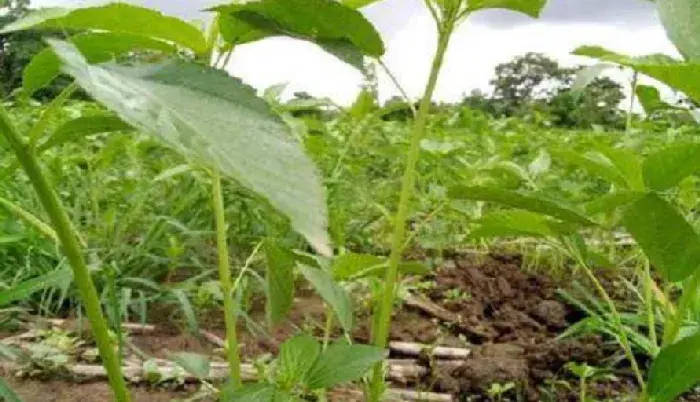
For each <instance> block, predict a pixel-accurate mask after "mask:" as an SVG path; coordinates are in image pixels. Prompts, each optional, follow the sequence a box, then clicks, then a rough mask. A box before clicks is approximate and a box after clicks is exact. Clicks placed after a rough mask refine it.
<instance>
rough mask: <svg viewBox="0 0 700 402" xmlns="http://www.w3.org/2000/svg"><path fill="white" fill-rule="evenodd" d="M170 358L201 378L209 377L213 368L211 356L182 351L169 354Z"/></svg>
mask: <svg viewBox="0 0 700 402" xmlns="http://www.w3.org/2000/svg"><path fill="white" fill-rule="evenodd" d="M168 358H169V359H170V360H171V361H173V362H174V363H176V364H177V365H179V366H180V367H182V368H184V369H185V370H187V372H188V373H190V374H192V375H194V376H195V377H197V378H199V379H200V380H204V379H207V378H209V372H210V370H211V360H210V358H209V356H204V355H200V354H197V353H190V352H180V353H175V354H172V355H170V356H168Z"/></svg>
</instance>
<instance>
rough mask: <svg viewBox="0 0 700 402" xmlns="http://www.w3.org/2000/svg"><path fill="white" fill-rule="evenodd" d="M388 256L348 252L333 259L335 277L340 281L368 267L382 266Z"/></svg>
mask: <svg viewBox="0 0 700 402" xmlns="http://www.w3.org/2000/svg"><path fill="white" fill-rule="evenodd" d="M385 262H386V258H382V257H378V256H376V255H370V254H356V253H346V254H343V255H339V256H337V257H336V258H335V259H334V260H333V266H332V268H331V270H332V271H333V278H334V279H335V280H338V281H343V280H348V279H350V278H352V277H354V276H355V275H357V274H359V273H361V272H364V271H366V270H368V269H370V270H371V269H374V268H376V267H380V266H381V265H382V264H384V263H385Z"/></svg>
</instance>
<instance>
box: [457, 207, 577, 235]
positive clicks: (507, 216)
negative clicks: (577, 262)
mask: <svg viewBox="0 0 700 402" xmlns="http://www.w3.org/2000/svg"><path fill="white" fill-rule="evenodd" d="M478 223H479V227H477V228H476V229H474V230H472V232H471V233H470V235H471V236H473V237H475V238H488V237H511V236H514V237H518V236H532V237H556V236H560V235H563V234H567V233H568V232H570V231H571V230H570V229H568V228H567V227H566V226H564V225H562V224H561V223H557V222H555V221H552V220H551V219H549V218H547V217H546V216H544V215H541V214H538V213H534V212H530V211H521V210H514V211H497V212H491V213H489V214H486V215H484V217H483V218H481V219H480V220H479V221H478Z"/></svg>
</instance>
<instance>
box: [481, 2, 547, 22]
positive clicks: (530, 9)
mask: <svg viewBox="0 0 700 402" xmlns="http://www.w3.org/2000/svg"><path fill="white" fill-rule="evenodd" d="M468 4H469V6H468V9H469V10H470V11H477V10H483V9H488V8H503V9H507V10H512V11H517V12H520V13H523V14H527V15H529V16H530V17H533V18H538V17H539V16H540V14H541V13H542V9H543V8H544V6H545V4H547V0H469V3H468Z"/></svg>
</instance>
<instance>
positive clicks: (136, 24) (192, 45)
mask: <svg viewBox="0 0 700 402" xmlns="http://www.w3.org/2000/svg"><path fill="white" fill-rule="evenodd" d="M27 29H59V30H68V31H85V30H88V31H93V30H94V31H107V32H115V33H123V34H132V35H138V36H145V37H149V38H156V39H161V40H164V41H167V42H171V43H175V44H178V45H180V46H184V47H186V48H189V49H192V50H194V51H195V52H196V53H203V52H205V51H206V49H207V41H206V39H205V38H204V35H203V34H202V32H201V31H199V30H198V29H197V28H195V26H194V25H192V24H189V23H187V22H185V21H183V20H180V19H178V18H174V17H168V16H166V15H163V14H162V13H160V12H158V11H155V10H151V9H149V8H144V7H138V6H134V5H130V4H126V3H112V4H107V5H103V6H98V7H86V8H77V9H62V8H53V9H44V10H38V11H36V12H34V13H31V14H29V15H28V16H27V17H25V18H23V19H20V20H18V21H16V22H14V23H12V24H9V25H7V26H5V27H4V28H3V29H2V30H0V33H8V32H13V31H20V30H27Z"/></svg>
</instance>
